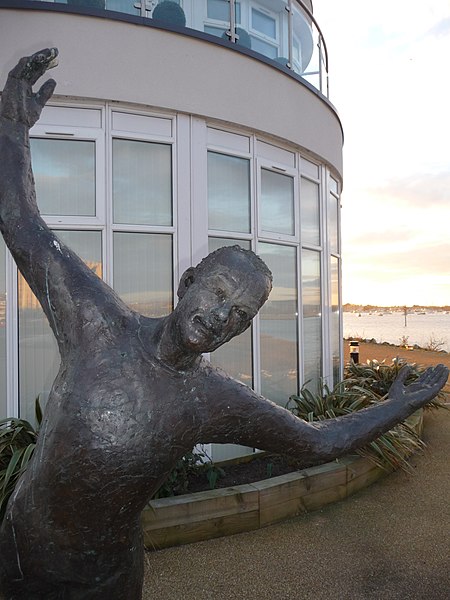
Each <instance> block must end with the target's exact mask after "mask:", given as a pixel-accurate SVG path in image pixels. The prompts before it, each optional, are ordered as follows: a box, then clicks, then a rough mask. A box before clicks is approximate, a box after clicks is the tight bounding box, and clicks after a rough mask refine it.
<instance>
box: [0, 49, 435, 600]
mask: <svg viewBox="0 0 450 600" xmlns="http://www.w3.org/2000/svg"><path fill="white" fill-rule="evenodd" d="M56 55H57V51H56V50H55V49H46V50H42V51H40V52H38V53H36V54H34V55H33V56H31V57H26V58H24V59H22V60H21V61H20V62H19V63H18V65H17V66H16V67H15V68H14V69H13V70H12V71H11V73H10V74H9V76H8V80H7V82H6V85H5V88H4V90H3V94H2V101H1V105H0V165H1V175H0V229H1V232H2V234H3V237H4V239H5V241H6V244H7V245H8V247H9V249H10V251H11V253H12V255H13V257H14V260H15V261H16V263H17V265H18V267H19V269H20V271H21V272H22V274H23V276H24V277H25V279H26V280H27V282H28V283H29V285H30V287H31V289H32V290H33V292H34V293H35V295H36V296H37V298H38V300H39V302H40V303H41V305H42V308H43V310H44V312H45V314H46V316H47V319H48V321H49V323H50V326H51V328H52V330H53V333H54V335H55V337H56V340H57V342H58V347H59V351H60V354H61V367H60V370H59V373H58V375H57V377H56V380H55V382H54V384H53V387H52V390H51V393H50V397H49V400H48V404H47V407H46V411H45V415H44V421H43V424H42V427H41V431H40V435H39V439H38V443H37V447H36V450H35V453H34V456H33V459H32V461H31V463H30V465H29V467H28V469H27V471H26V472H25V474H24V475H23V477H22V478H21V479H20V481H19V483H18V485H17V488H16V490H15V492H14V494H13V496H12V497H11V499H10V502H9V505H8V508H7V513H6V517H5V519H4V521H3V523H2V526H1V527H2V528H1V538H0V552H1V561H0V588H1V589H2V590H3V593H4V594H5V596H6V598H8V599H14V598H27V599H28V598H33V599H35V600H38V599H40V598H42V599H44V598H45V600H50V599H51V598H64V599H71V600H76V599H83V600H88V599H92V598H102V599H105V598H108V599H109V600H115V599H117V600H119V599H120V600H123V599H124V598H127V600H134V599H139V598H140V597H141V588H142V577H143V543H142V531H141V525H140V515H141V511H142V509H143V507H144V505H145V504H146V502H147V501H148V500H149V498H150V497H151V496H152V494H153V493H154V491H155V490H156V489H157V488H158V487H159V485H160V484H161V482H162V480H163V479H164V478H165V476H166V475H167V473H168V472H169V471H170V469H171V467H172V465H173V464H174V463H175V461H176V460H177V459H178V458H180V457H181V456H182V455H183V454H185V453H186V452H187V451H189V450H190V449H191V448H192V447H193V446H194V445H195V444H197V443H210V442H219V443H238V444H243V445H246V446H254V447H258V448H261V449H265V450H269V451H276V452H280V453H287V454H293V455H295V456H297V457H299V458H300V459H302V460H303V462H304V464H305V466H309V465H313V464H317V463H321V462H325V461H327V460H331V459H333V458H336V457H338V456H342V455H343V454H345V453H347V452H349V451H351V450H352V449H353V448H355V447H358V446H361V445H363V444H366V443H367V442H368V441H369V440H371V439H373V438H375V437H376V436H378V435H379V434H380V433H381V432H382V431H385V430H387V429H389V428H391V427H392V426H393V425H394V424H395V423H397V422H398V421H400V420H402V419H404V418H405V417H407V416H408V415H409V414H410V413H412V412H413V411H414V410H416V409H417V408H419V407H420V406H422V405H423V404H425V403H426V402H427V401H429V400H430V399H431V398H432V397H434V396H435V395H436V393H437V392H438V390H439V389H440V388H441V387H442V386H443V385H444V383H445V380H446V378H447V371H446V370H445V368H444V367H438V368H436V369H434V370H430V371H428V372H427V373H426V375H424V376H423V377H422V378H421V380H420V382H419V383H417V384H413V385H411V386H409V387H406V388H405V387H404V385H403V382H404V379H405V376H406V373H402V374H401V375H400V377H399V379H398V380H397V381H396V383H394V386H393V388H392V397H391V399H390V400H388V401H387V402H385V403H383V405H380V406H378V407H375V408H371V409H369V410H366V411H361V412H360V413H358V414H355V415H351V416H348V417H344V418H342V419H338V420H335V421H329V422H326V423H320V424H316V425H311V424H307V423H305V422H303V421H301V420H299V419H297V418H295V417H294V416H293V415H292V414H290V413H289V412H288V411H286V410H283V409H282V408H280V407H278V406H276V405H274V404H272V403H271V402H269V401H268V400H266V399H264V398H262V397H260V396H258V395H257V394H256V393H255V392H253V391H252V390H251V389H249V388H247V387H245V386H243V385H241V384H240V383H238V382H236V381H235V380H233V379H231V378H230V377H228V376H227V375H226V374H224V373H222V372H220V371H219V370H216V369H214V368H213V367H212V366H211V365H210V364H209V363H208V362H206V361H205V360H204V359H203V358H202V353H203V352H210V351H212V350H214V349H215V348H217V347H219V346H220V345H221V344H223V343H225V342H227V341H228V340H230V339H231V338H232V337H234V336H235V335H238V334H239V333H242V331H244V330H245V329H246V328H247V327H248V326H249V325H250V323H251V320H252V318H253V317H254V316H255V315H256V313H257V312H258V310H259V309H260V307H261V306H262V304H263V303H264V302H265V300H266V299H267V296H268V294H269V292H270V288H271V277H270V273H269V271H268V269H267V268H266V267H265V265H264V264H263V263H262V262H261V261H260V260H259V259H258V258H257V257H256V256H255V255H253V254H252V253H250V252H248V251H244V250H242V249H240V248H236V247H235V248H232V249H226V250H221V251H218V252H216V253H214V254H213V255H210V256H209V257H208V258H207V259H205V260H204V261H202V263H201V264H200V265H199V266H197V267H196V268H193V269H189V270H188V271H187V272H186V273H185V274H184V275H183V277H182V279H181V282H180V287H179V290H178V296H179V302H178V304H177V307H176V308H175V310H174V311H173V312H172V313H171V314H170V315H168V316H166V317H164V318H160V319H149V318H146V317H144V316H142V315H140V314H137V313H136V312H134V311H132V310H131V309H130V308H128V307H127V306H126V305H125V304H124V303H123V302H122V300H121V299H120V298H119V297H118V296H117V295H116V294H115V292H114V291H113V290H112V289H110V288H109V287H108V286H107V285H106V284H105V283H104V282H103V281H102V280H101V279H99V278H98V277H97V276H96V275H95V274H94V273H93V272H92V271H91V270H90V269H89V268H88V267H87V266H86V265H85V264H84V263H83V262H82V261H81V260H80V259H79V258H78V257H77V256H76V255H75V254H74V253H73V252H72V251H71V250H70V249H69V248H68V247H67V246H65V245H64V244H63V243H62V242H61V241H60V240H59V239H58V238H57V236H56V235H55V234H54V233H53V232H51V231H50V230H49V229H48V227H47V226H46V224H45V223H44V221H43V220H42V218H41V217H40V215H39V212H38V209H37V205H36V200H35V190H34V182H33V176H32V170H31V159H30V152H29V140H28V135H29V129H30V127H31V126H32V125H33V124H34V123H35V122H36V121H37V119H38V118H39V115H40V112H41V110H42V108H43V106H44V105H45V103H46V102H47V101H48V100H49V98H50V97H51V95H52V93H53V90H54V88H55V82H54V81H52V80H50V81H48V82H46V83H44V85H43V86H42V87H41V88H40V90H39V91H38V92H37V93H33V91H32V86H33V85H34V84H35V83H36V82H37V81H38V79H39V78H40V77H41V76H42V75H43V74H44V73H45V71H46V70H47V68H49V67H50V66H52V63H54V61H55V59H56Z"/></svg>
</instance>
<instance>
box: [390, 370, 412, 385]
mask: <svg viewBox="0 0 450 600" xmlns="http://www.w3.org/2000/svg"><path fill="white" fill-rule="evenodd" d="M410 373H411V367H410V366H409V365H405V366H404V367H402V368H401V369H400V371H399V374H398V375H397V377H396V378H395V379H394V383H393V384H392V387H394V386H398V387H400V386H402V385H403V384H404V383H405V381H406V380H407V379H408V375H409V374H410Z"/></svg>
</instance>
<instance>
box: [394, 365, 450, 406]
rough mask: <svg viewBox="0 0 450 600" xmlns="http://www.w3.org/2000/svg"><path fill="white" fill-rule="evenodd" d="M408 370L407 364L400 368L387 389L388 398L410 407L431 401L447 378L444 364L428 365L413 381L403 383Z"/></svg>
mask: <svg viewBox="0 0 450 600" xmlns="http://www.w3.org/2000/svg"><path fill="white" fill-rule="evenodd" d="M410 370H411V369H410V367H408V366H405V367H403V368H402V369H401V371H400V373H399V374H398V376H397V378H396V379H395V381H394V383H393V384H392V386H391V388H390V390H389V394H388V398H389V400H398V401H401V402H405V403H406V404H408V405H409V406H411V407H412V408H416V409H418V408H421V407H422V406H424V405H425V404H427V403H428V402H431V400H433V398H435V397H436V396H437V394H438V393H439V392H440V390H441V389H442V388H443V387H444V385H445V383H446V381H447V378H448V369H447V367H445V366H444V365H437V366H436V367H430V368H429V369H427V370H426V371H425V372H424V373H422V375H421V376H420V377H419V379H417V380H416V381H414V383H411V384H410V385H405V384H404V382H405V381H406V379H407V377H408V375H409V373H410Z"/></svg>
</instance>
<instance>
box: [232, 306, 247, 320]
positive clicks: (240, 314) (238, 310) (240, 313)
mask: <svg viewBox="0 0 450 600" xmlns="http://www.w3.org/2000/svg"><path fill="white" fill-rule="evenodd" d="M234 310H235V311H236V314H237V315H238V317H239V318H240V319H242V320H244V319H248V314H247V313H246V312H245V310H242V308H235V309H234Z"/></svg>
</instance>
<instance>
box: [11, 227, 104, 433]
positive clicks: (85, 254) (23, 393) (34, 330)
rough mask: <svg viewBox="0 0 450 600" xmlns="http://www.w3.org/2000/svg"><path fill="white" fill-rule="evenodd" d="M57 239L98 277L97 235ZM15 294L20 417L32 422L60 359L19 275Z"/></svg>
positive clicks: (67, 234)
mask: <svg viewBox="0 0 450 600" xmlns="http://www.w3.org/2000/svg"><path fill="white" fill-rule="evenodd" d="M57 235H58V236H59V237H60V238H61V240H63V241H64V242H65V243H66V244H67V245H68V246H70V247H71V248H72V249H73V250H74V251H75V252H76V253H77V254H78V256H80V257H81V258H82V259H83V260H84V262H85V263H86V264H87V265H88V266H89V267H91V269H92V270H93V271H95V273H97V275H99V276H100V277H101V275H102V248H101V233H100V232H99V231H58V232H57ZM17 294H18V313H19V399H20V416H21V417H22V418H24V419H27V420H29V421H31V422H34V417H35V414H34V404H35V399H36V397H37V396H39V398H40V402H41V407H42V408H44V405H45V403H46V401H47V397H48V394H49V392H50V389H51V386H52V384H53V381H54V379H55V377H56V374H57V372H58V369H59V363H60V359H59V352H58V347H57V345H56V340H55V338H54V336H53V333H52V331H51V329H50V326H49V324H48V322H47V319H46V317H45V315H44V312H43V310H42V308H41V306H40V304H39V303H38V301H37V299H36V297H35V295H34V294H33V292H32V291H31V289H30V288H29V287H28V284H27V283H26V281H25V280H24V279H23V277H22V276H21V275H20V274H19V278H18V291H17Z"/></svg>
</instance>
